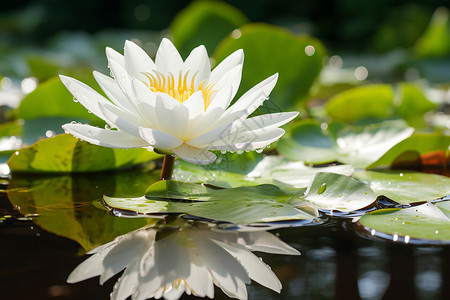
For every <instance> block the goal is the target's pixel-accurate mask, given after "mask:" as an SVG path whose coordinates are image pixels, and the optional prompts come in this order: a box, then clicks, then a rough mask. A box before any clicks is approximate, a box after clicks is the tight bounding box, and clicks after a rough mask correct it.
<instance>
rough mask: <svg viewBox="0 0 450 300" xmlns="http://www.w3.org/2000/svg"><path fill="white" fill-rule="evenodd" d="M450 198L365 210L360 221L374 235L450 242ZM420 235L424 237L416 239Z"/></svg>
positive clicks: (423, 241)
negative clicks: (440, 200)
mask: <svg viewBox="0 0 450 300" xmlns="http://www.w3.org/2000/svg"><path fill="white" fill-rule="evenodd" d="M449 217H450V201H443V202H438V203H426V204H422V205H418V206H413V207H410V208H404V209H382V210H377V211H374V212H372V213H368V214H365V215H364V216H362V217H361V218H360V220H359V222H360V224H361V225H363V226H364V227H365V229H366V230H368V231H370V233H371V234H372V235H378V236H381V237H385V238H389V239H392V240H394V241H402V242H405V243H409V242H416V243H421V244H426V243H427V242H428V243H440V244H450V218H449ZM415 239H420V240H422V241H420V240H419V241H415Z"/></svg>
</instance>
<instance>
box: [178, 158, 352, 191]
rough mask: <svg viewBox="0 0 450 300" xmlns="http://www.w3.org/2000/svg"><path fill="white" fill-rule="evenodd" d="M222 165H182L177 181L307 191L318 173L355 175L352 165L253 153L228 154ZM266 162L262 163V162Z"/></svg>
mask: <svg viewBox="0 0 450 300" xmlns="http://www.w3.org/2000/svg"><path fill="white" fill-rule="evenodd" d="M223 157H226V158H223V159H222V160H221V162H220V163H218V164H215V165H212V166H201V165H193V164H190V163H187V162H185V161H179V163H178V164H177V166H176V168H175V170H174V176H173V179H175V180H180V181H185V182H196V183H209V184H212V185H215V186H220V187H224V188H229V187H239V186H255V185H260V184H274V185H277V186H278V187H280V188H306V187H308V186H309V184H310V183H311V181H312V180H313V178H314V176H315V175H316V174H317V173H318V172H332V173H339V174H344V175H351V174H352V173H353V170H354V169H353V167H352V166H350V165H339V166H328V167H320V168H319V167H316V168H313V167H308V166H305V164H304V163H303V162H291V161H288V160H286V159H285V158H283V157H281V156H275V155H269V156H266V157H264V158H262V157H263V156H262V155H258V154H255V153H254V152H249V153H245V154H241V155H237V154H226V155H224V156H223ZM261 158H262V159H261Z"/></svg>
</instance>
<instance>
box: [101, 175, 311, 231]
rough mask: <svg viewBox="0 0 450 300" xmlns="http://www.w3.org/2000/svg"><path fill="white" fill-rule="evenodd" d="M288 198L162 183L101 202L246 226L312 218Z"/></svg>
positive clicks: (271, 189)
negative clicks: (133, 195) (135, 195)
mask: <svg viewBox="0 0 450 300" xmlns="http://www.w3.org/2000/svg"><path fill="white" fill-rule="evenodd" d="M292 197H293V196H292V195H291V194H287V193H284V192H283V191H281V190H280V189H279V188H278V187H276V186H273V185H259V186H253V187H239V188H230V189H214V188H210V187H207V186H204V185H196V184H190V183H184V182H177V181H162V182H157V183H155V184H153V185H152V186H150V187H149V189H148V190H147V192H146V196H145V197H140V198H111V197H107V196H104V197H103V199H104V201H105V202H106V204H107V205H108V206H110V207H112V208H118V209H124V210H131V211H136V212H139V213H144V214H151V213H187V214H190V215H194V216H197V217H202V218H207V219H214V220H219V221H225V222H232V223H245V224H247V223H255V222H273V221H283V220H312V219H314V218H316V214H315V213H314V210H313V209H311V208H305V210H301V209H297V208H294V207H293V206H291V205H289V204H287V202H288V200H289V199H290V198H292ZM157 199H160V200H157ZM310 211H312V213H310Z"/></svg>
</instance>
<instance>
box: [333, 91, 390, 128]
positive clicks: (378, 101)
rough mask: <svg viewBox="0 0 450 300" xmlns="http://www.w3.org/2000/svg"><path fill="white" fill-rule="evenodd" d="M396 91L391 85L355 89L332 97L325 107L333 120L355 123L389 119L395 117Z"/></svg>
mask: <svg viewBox="0 0 450 300" xmlns="http://www.w3.org/2000/svg"><path fill="white" fill-rule="evenodd" d="M393 99H394V90H393V89H392V87H391V86H390V85H387V84H378V85H366V86H361V87H355V88H352V89H349V90H346V91H344V92H341V93H339V94H337V95H336V96H334V97H332V98H331V99H330V100H328V102H327V103H326V105H325V109H326V112H327V114H328V115H330V116H331V117H332V118H333V120H336V121H343V122H347V123H354V122H356V121H360V120H364V119H387V118H389V117H392V116H393V115H394V106H393Z"/></svg>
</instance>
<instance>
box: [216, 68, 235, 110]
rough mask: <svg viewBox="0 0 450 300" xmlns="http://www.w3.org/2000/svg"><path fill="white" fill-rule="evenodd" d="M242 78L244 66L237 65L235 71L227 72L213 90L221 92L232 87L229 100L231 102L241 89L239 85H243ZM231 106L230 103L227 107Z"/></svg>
mask: <svg viewBox="0 0 450 300" xmlns="http://www.w3.org/2000/svg"><path fill="white" fill-rule="evenodd" d="M241 77H242V65H237V66H235V67H234V68H233V69H231V70H229V71H228V72H226V73H225V74H224V75H223V76H222V77H221V78H220V80H219V81H218V82H217V83H216V84H215V85H214V87H213V89H214V90H218V91H220V90H222V89H224V88H226V87H228V86H231V95H230V98H229V100H230V101H231V99H233V98H234V96H235V95H236V93H237V91H238V89H239V84H240V83H241ZM214 100H215V99H213V100H211V101H214ZM229 104H230V102H228V104H227V106H226V107H228V105H229Z"/></svg>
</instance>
